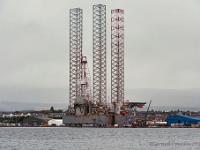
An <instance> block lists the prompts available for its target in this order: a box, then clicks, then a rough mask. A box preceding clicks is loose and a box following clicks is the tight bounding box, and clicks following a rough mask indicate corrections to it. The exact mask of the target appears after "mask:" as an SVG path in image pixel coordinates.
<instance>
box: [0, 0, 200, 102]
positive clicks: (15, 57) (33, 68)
mask: <svg viewBox="0 0 200 150" xmlns="http://www.w3.org/2000/svg"><path fill="white" fill-rule="evenodd" d="M99 3H102V4H105V5H106V6H107V58H108V59H107V62H108V68H107V70H108V82H107V84H108V88H110V53H111V52H110V45H111V44H110V10H111V9H115V8H121V9H124V11H125V15H124V17H125V98H126V99H133V100H137V101H139V100H140V98H143V99H142V100H144V101H147V100H149V99H152V98H153V99H156V96H155V95H159V94H161V93H162V94H161V95H162V96H163V97H165V95H163V93H165V92H163V91H162V92H161V93H154V96H155V97H154V96H153V95H152V93H151V96H150V95H148V94H147V95H141V96H139V95H138V97H134V93H131V92H130V93H131V94H132V95H131V94H130V93H129V94H128V91H130V90H131V89H141V91H140V93H141V94H143V92H142V89H151V88H153V89H191V88H192V89H193V88H196V89H197V88H198V89H199V88H200V1H199V0H123V1H122V0H112V1H111V0H110V1H109V2H108V0H34V1H32V0H15V1H14V0H0V88H1V92H0V101H6V100H14V101H38V102H41V101H45V102H48V101H50V102H65V101H67V100H68V93H69V92H68V90H67V88H68V86H69V82H68V80H69V79H68V69H69V9H71V8H75V7H80V8H82V9H83V54H84V55H86V56H87V57H88V62H89V69H90V73H91V75H92V5H94V4H99ZM48 89H50V90H48ZM196 89H195V90H196ZM43 90H44V91H45V92H43ZM44 93H45V95H44ZM48 93H49V94H48ZM108 93H109V91H108ZM144 93H145V92H144ZM196 93H198V92H196ZM168 94H169V93H168ZM179 94H180V93H179ZM182 97H183V96H181V98H180V97H176V96H175V97H174V98H176V99H173V98H172V99H171V100H172V102H173V100H177V101H180V100H183V98H182ZM193 97H195V100H196V103H195V105H197V104H199V105H200V95H199V94H197V95H191V96H190V97H187V99H190V98H191V99H192V98H193ZM159 98H160V97H159ZM155 101H156V100H155ZM157 102H158V103H157V104H159V105H162V104H166V105H167V104H168V103H167V100H166V101H165V103H162V100H160V99H157ZM185 104H186V103H185ZM169 105H170V104H169Z"/></svg>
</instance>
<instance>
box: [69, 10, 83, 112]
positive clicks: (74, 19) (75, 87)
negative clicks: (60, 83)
mask: <svg viewBox="0 0 200 150" xmlns="http://www.w3.org/2000/svg"><path fill="white" fill-rule="evenodd" d="M69 26H70V29H69V31H70V42H69V43H70V62H69V64H70V67H69V69H70V71H69V72H70V73H69V78H70V79H69V80H70V81H69V83H70V85H69V88H70V89H69V109H68V110H69V111H70V112H73V111H74V101H75V100H76V99H77V98H78V97H80V96H81V84H80V83H79V81H80V79H81V57H82V9H80V8H74V9H70V24H69Z"/></svg>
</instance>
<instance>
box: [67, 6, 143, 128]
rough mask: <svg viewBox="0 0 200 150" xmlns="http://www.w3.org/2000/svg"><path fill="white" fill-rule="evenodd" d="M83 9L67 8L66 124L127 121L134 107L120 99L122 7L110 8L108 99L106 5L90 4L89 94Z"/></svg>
mask: <svg viewBox="0 0 200 150" xmlns="http://www.w3.org/2000/svg"><path fill="white" fill-rule="evenodd" d="M82 18H83V10H82V9H80V8H74V9H70V23H69V26H70V41H69V43H70V48H69V50H70V62H69V63H70V65H69V66H70V67H69V70H70V75H69V77H70V79H69V83H70V90H69V106H68V109H67V111H66V112H65V116H64V117H63V123H64V124H66V125H68V126H83V125H88V124H91V125H92V126H104V125H108V124H109V125H114V124H119V125H124V124H131V118H132V117H134V115H135V110H136V108H137V107H140V108H141V107H143V106H144V105H145V104H146V103H143V102H129V101H125V100H124V10H122V9H113V10H111V102H109V101H108V100H107V96H106V95H107V89H106V86H107V85H106V83H107V81H106V76H107V74H106V73H107V71H106V67H107V66H106V64H107V62H106V59H107V58H106V52H107V51H106V5H103V4H97V5H93V94H92V91H91V89H92V88H91V85H92V84H91V78H90V74H89V69H88V65H87V63H88V61H87V57H86V56H83V55H82V53H83V52H82V38H83V36H82V30H83V19H82Z"/></svg>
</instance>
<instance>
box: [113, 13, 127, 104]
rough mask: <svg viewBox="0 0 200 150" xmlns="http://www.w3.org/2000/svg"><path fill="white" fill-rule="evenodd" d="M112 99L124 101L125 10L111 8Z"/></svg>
mask: <svg viewBox="0 0 200 150" xmlns="http://www.w3.org/2000/svg"><path fill="white" fill-rule="evenodd" d="M111 101H112V102H117V103H119V102H122V101H124V10H121V9H114V10H111Z"/></svg>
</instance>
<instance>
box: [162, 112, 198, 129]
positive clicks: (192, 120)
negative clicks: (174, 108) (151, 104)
mask: <svg viewBox="0 0 200 150" xmlns="http://www.w3.org/2000/svg"><path fill="white" fill-rule="evenodd" d="M166 122H167V125H168V126H173V125H183V126H191V125H194V124H199V123H200V118H196V117H190V116H186V115H179V114H176V115H170V116H168V117H167V119H166Z"/></svg>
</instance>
